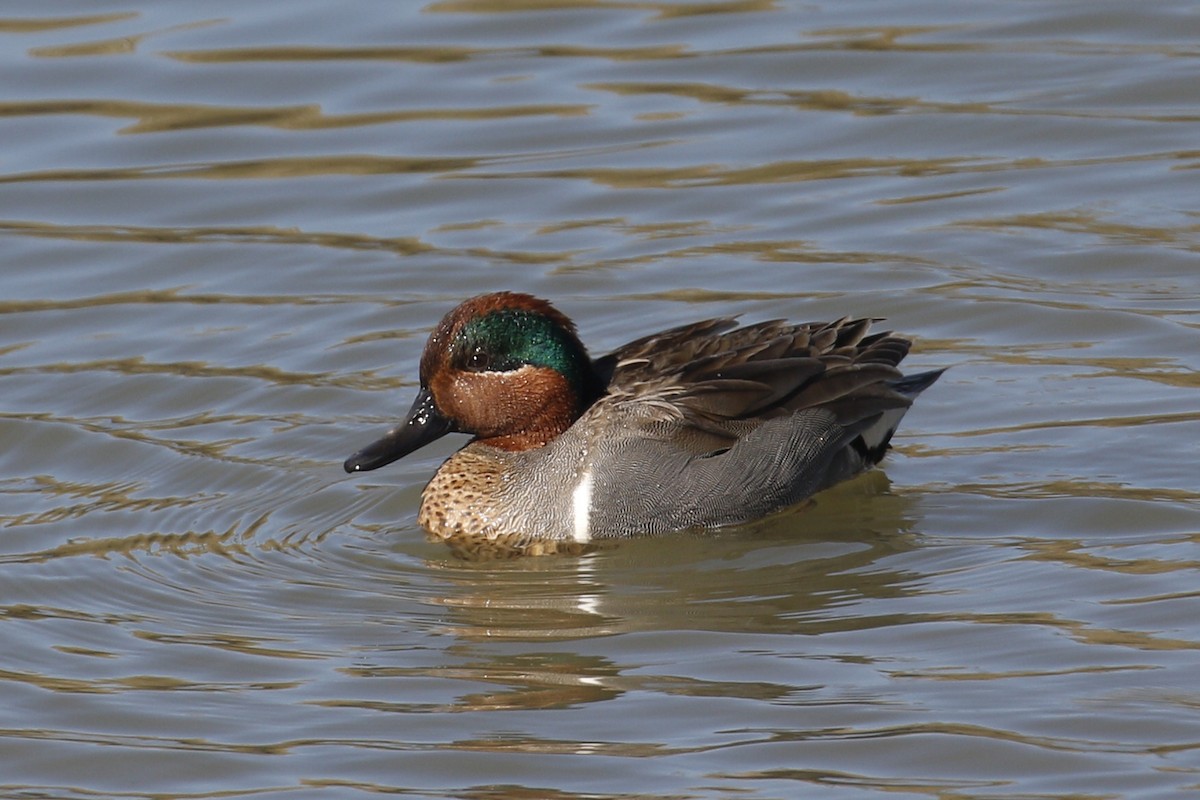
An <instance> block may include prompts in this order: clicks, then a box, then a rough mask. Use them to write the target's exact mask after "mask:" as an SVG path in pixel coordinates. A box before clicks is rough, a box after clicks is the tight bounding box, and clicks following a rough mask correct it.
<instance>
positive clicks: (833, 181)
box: [0, 0, 1200, 800]
mask: <svg viewBox="0 0 1200 800" xmlns="http://www.w3.org/2000/svg"><path fill="white" fill-rule="evenodd" d="M0 14H2V16H0V71H2V74H3V76H4V79H3V81H0V141H3V143H4V146H3V148H0V245H2V247H0V250H2V253H3V255H2V261H0V437H2V438H0V440H2V441H3V449H2V450H0V796H3V797H14V798H69V799H71V800H74V799H76V798H78V799H79V800H83V799H84V798H87V799H88V800H94V799H95V798H150V797H153V798H158V799H160V800H161V799H163V798H218V797H220V798H243V797H245V798H249V797H272V798H274V797H280V798H283V797H287V798H293V797H295V798H300V797H305V798H307V797H322V798H325V797H329V798H355V797H374V796H379V795H399V796H402V797H430V798H434V797H437V798H441V797H457V798H487V799H489V800H500V799H501V798H506V799H511V800H517V799H518V798H519V799H521V800H525V799H527V798H628V797H648V798H662V799H663V800H666V798H672V800H675V799H677V798H718V797H720V798H726V797H731V798H794V797H804V798H827V797H828V798H880V799H881V800H882V798H894V797H930V798H948V799H949V798H1073V799H1078V798H1114V797H1138V798H1148V797H1155V798H1157V797H1163V798H1166V797H1180V798H1182V797H1194V796H1196V793H1197V792H1198V791H1200V689H1198V686H1200V683H1198V678H1197V676H1198V675H1200V671H1198V667H1197V664H1198V662H1200V652H1198V650H1200V613H1198V612H1197V609H1198V608H1200V602H1198V601H1200V494H1198V493H1197V478H1196V475H1197V471H1196V468H1195V465H1196V462H1197V461H1198V460H1200V459H1198V456H1200V445H1198V441H1200V377H1198V376H1200V372H1198V369H1200V355H1198V354H1200V331H1198V328H1200V254H1198V251H1200V202H1198V200H1200V77H1198V76H1200V44H1197V43H1198V42H1200V12H1198V10H1197V7H1196V5H1195V3H1194V2H1188V1H1187V0H1164V1H1163V2H1153V3H1135V2H1130V1H1128V0H1126V1H1125V2H1109V1H1106V0H1076V1H1074V2H1072V1H1071V0H1064V1H1063V2H1050V0H1044V1H1039V0H1032V1H1030V2H1019V1H1018V0H1001V1H1000V2H993V3H961V2H950V1H949V0H928V1H927V2H897V3H882V2H863V1H862V0H851V2H841V3H820V2H818V3H800V2H784V0H778V1H777V2H770V1H769V0H768V1H766V2H761V1H756V0H746V1H745V2H736V1H735V2H702V1H699V0H698V1H697V2H668V1H667V0H663V1H662V2H609V1H608V0H595V1H593V2H589V1H588V0H562V2H509V0H503V1H500V0H493V1H490V2H489V1H488V0H446V1H445V2H434V3H428V4H425V5H423V6H422V5H420V4H417V3H385V2H370V1H364V2H352V3H333V2H315V1H314V0H307V1H306V2H289V3H233V2H206V3H181V2H176V3H149V2H140V0H131V2H129V3H126V4H119V3H111V2H103V1H101V2H76V1H75V0H66V1H65V2H55V3H49V4H48V3H35V2H31V1H30V0H14V2H9V3H7V4H6V5H4V7H3V10H2V11H0ZM492 289H513V290H521V291H529V292H534V293H537V294H540V295H543V296H547V297H550V298H553V299H554V300H555V302H556V303H557V304H558V305H559V306H560V307H561V308H562V309H563V310H564V311H565V312H566V313H568V314H569V315H571V316H572V317H573V318H575V319H576V321H577V322H578V323H579V326H580V329H581V332H582V334H583V336H584V338H585V340H586V341H588V342H589V343H590V344H591V346H592V347H593V349H594V351H595V352H597V353H600V352H604V351H606V350H608V349H609V348H612V347H615V346H617V345H619V344H621V343H623V342H624V341H626V340H628V339H630V338H633V337H634V336H636V335H641V334H645V333H649V332H651V331H653V330H655V329H658V328H663V327H667V326H670V325H675V324H680V323H683V322H687V321H690V320H694V319H698V318H702V317H705V316H715V315H719V314H727V313H739V314H742V315H743V316H744V318H746V319H748V320H753V319H765V318H775V317H791V318H796V319H825V318H830V317H837V316H841V315H843V314H856V315H868V316H878V317H886V318H888V323H887V324H888V325H889V326H890V327H893V328H895V329H897V330H900V331H904V332H906V333H909V334H911V335H913V337H914V338H915V341H916V346H915V348H914V351H913V354H912V356H910V358H909V362H908V363H909V364H910V365H911V367H912V369H914V370H915V369H919V368H934V367H940V366H951V367H952V369H951V370H950V372H948V373H947V375H946V376H945V377H944V378H943V379H942V380H941V381H940V382H939V383H938V384H937V385H936V386H935V387H933V388H932V389H931V390H930V391H929V392H927V393H926V395H925V396H923V397H922V398H921V400H920V402H919V404H918V405H917V407H916V408H915V409H914V410H913V411H912V412H911V413H910V414H909V416H908V418H907V420H906V423H905V426H904V428H903V430H902V435H901V436H899V437H898V438H897V441H896V445H897V447H896V450H895V452H894V453H893V454H892V456H891V457H890V458H889V459H888V460H887V461H886V462H885V467H884V468H883V469H882V470H877V471H875V472H873V473H871V474H869V475H866V476H864V477H862V478H860V479H857V480H855V481H853V482H850V483H848V484H845V485H843V486H840V487H838V488H836V489H834V490H832V491H830V492H827V493H825V494H823V495H820V496H818V497H817V498H816V500H815V501H814V502H813V503H810V504H808V505H806V506H805V507H803V508H800V509H797V510H795V511H793V512H790V513H787V514H784V515H782V516H780V517H778V518H775V519H772V520H769V521H767V522H764V523H763V524H760V525H755V526H752V527H751V528H750V529H748V530H742V531H736V532H731V533H727V534H722V535H719V536H711V537H707V538H699V537H694V536H693V537H688V536H684V535H679V536H672V537H667V538H665V539H657V540H651V541H638V542H632V543H627V544H623V545H621V546H619V547H616V548H613V549H606V550H601V551H598V552H595V553H591V554H588V555H584V556H580V557H552V558H528V559H518V560H508V561H491V562H470V561H463V560H460V559H457V558H455V557H454V556H453V555H452V554H451V553H450V552H449V551H447V550H446V549H445V548H443V547H442V546H441V545H438V544H434V543H430V542H427V541H426V540H425V538H424V536H423V534H422V533H421V531H420V530H419V529H418V528H417V526H416V521H415V520H416V508H417V502H418V498H419V493H420V489H421V487H422V486H423V484H424V481H426V480H427V479H428V477H429V476H430V474H431V473H432V471H433V470H434V469H435V468H436V466H437V465H438V464H439V463H440V462H441V460H442V459H444V458H445V457H446V456H447V454H449V453H450V452H452V451H453V449H454V448H455V447H457V446H460V445H461V443H462V442H461V440H459V441H449V440H447V441H444V442H441V443H439V444H438V445H436V446H434V447H431V448H429V449H427V450H425V451H421V452H420V453H418V454H416V455H414V456H413V457H410V458H408V459H405V460H404V461H401V462H399V463H397V464H395V465H394V466H392V467H390V468H388V469H385V470H381V471H379V472H373V473H370V474H368V475H359V476H354V477H351V476H347V475H345V474H344V473H343V472H342V471H341V461H342V459H343V458H345V457H346V456H347V455H348V454H349V453H350V452H351V451H352V450H354V449H356V448H358V447H359V446H361V445H362V444H364V443H365V442H366V441H369V440H370V438H372V437H373V436H374V435H375V434H377V433H379V432H381V431H382V430H383V429H384V428H385V427H387V425H388V424H389V423H391V422H392V421H394V420H395V419H396V417H397V416H398V415H399V414H400V413H401V412H403V411H404V410H405V409H406V408H407V406H408V404H409V402H410V401H411V397H412V393H413V391H414V386H415V379H416V362H417V358H418V356H419V354H420V349H421V346H422V344H423V341H424V337H425V335H426V334H427V332H428V330H429V328H430V327H431V326H432V325H433V324H434V323H435V322H436V321H437V319H438V318H439V317H440V316H441V315H442V314H443V313H444V312H445V311H446V310H447V309H448V308H449V307H450V306H452V305H453V304H454V303H456V302H457V301H458V300H460V299H462V298H463V297H466V296H468V295H470V294H474V293H477V292H480V291H486V290H492Z"/></svg>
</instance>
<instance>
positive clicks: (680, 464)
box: [345, 292, 942, 552]
mask: <svg viewBox="0 0 1200 800" xmlns="http://www.w3.org/2000/svg"><path fill="white" fill-rule="evenodd" d="M872 321H873V320H870V319H850V318H844V319H840V320H838V321H836V322H829V323H825V322H810V323H803V324H792V323H788V322H783V321H777V320H776V321H770V322H759V323H755V324H753V325H746V326H743V327H738V324H737V322H736V321H735V320H734V319H733V318H730V317H723V318H720V319H710V320H704V321H703V322H696V323H693V324H691V325H684V326H681V327H678V328H672V329H670V330H667V331H662V332H661V333H655V334H652V335H650V336H647V337H645V338H642V339H638V340H637V341H634V342H630V343H629V344H627V345H625V346H624V347H621V348H619V349H617V350H616V351H615V352H613V353H610V354H609V355H606V356H604V357H602V358H598V359H595V360H593V359H591V358H589V356H588V354H587V350H586V349H585V348H584V346H583V344H582V343H581V342H580V340H579V337H578V336H577V334H576V332H575V326H574V324H573V323H572V322H571V321H570V320H569V319H567V317H565V316H564V315H563V314H562V313H560V312H559V311H558V310H556V309H555V308H554V307H553V306H551V305H550V304H549V303H548V302H546V301H545V300H540V299H538V298H536V297H532V296H530V295H527V294H516V293H512V292H498V293H495V294H485V295H482V296H480V297H475V298H472V299H470V300H467V301H466V302H464V303H462V304H460V305H459V306H458V307H457V308H455V309H454V310H453V311H451V312H450V313H449V314H447V315H446V316H445V317H444V318H443V319H442V321H441V322H440V323H439V324H438V326H437V328H436V329H435V330H434V331H433V333H432V334H431V335H430V337H429V341H428V343H427V344H426V345H425V351H424V353H423V354H422V356H421V370H420V377H421V388H420V391H418V393H417V398H416V401H415V402H414V403H413V406H412V409H411V410H410V411H409V412H408V418H407V420H406V421H404V422H403V423H401V424H400V425H399V426H398V427H396V428H394V429H393V430H391V431H389V432H388V433H387V434H386V435H385V436H384V437H383V438H382V439H380V440H379V441H377V442H375V443H374V444H371V445H368V446H367V447H366V448H364V449H363V450H360V451H359V452H357V453H355V454H354V455H352V456H351V457H350V458H349V459H347V460H346V463H345V468H346V471H347V472H357V471H360V470H371V469H375V468H377V467H382V466H384V465H385V464H389V463H391V462H392V461H395V460H396V459H398V458H401V457H403V456H405V455H407V454H409V453H411V452H413V451H414V450H416V449H418V448H419V447H422V446H424V445H426V444H428V443H429V442H432V441H433V440H435V439H437V438H438V437H440V436H442V435H443V434H446V433H450V432H460V433H469V434H472V435H473V436H474V438H473V439H472V440H471V441H470V442H469V443H467V445H466V446H465V447H464V448H462V449H461V450H459V451H458V452H457V453H455V454H454V455H453V456H451V457H450V459H449V460H448V461H446V463H445V464H443V465H442V467H441V468H440V469H439V470H438V471H437V473H436V474H435V475H434V476H433V479H432V480H431V481H430V482H429V485H428V486H426V487H425V491H424V493H423V494H422V496H421V510H420V514H419V517H418V521H419V522H420V524H421V525H422V526H423V527H424V528H425V529H426V530H428V531H429V532H430V533H431V534H433V535H434V536H435V537H438V538H440V539H443V540H446V541H447V542H449V543H450V544H451V545H454V546H456V547H460V548H464V549H467V550H470V549H472V548H473V547H480V546H481V547H493V548H498V549H502V550H509V551H527V552H529V551H532V552H545V551H553V550H556V549H563V548H560V547H559V545H568V546H570V545H581V544H586V543H587V542H589V541H592V540H595V539H604V538H616V537H628V536H644V535H650V534H657V533H664V532H667V531H674V530H681V529H694V528H701V529H705V528H717V527H721V526H725V525H733V524H737V523H742V522H748V521H750V520H754V519H757V518H759V517H762V516H765V515H767V514H769V513H771V512H773V511H777V510H780V509H782V508H785V507H787V506H790V505H793V504H796V503H798V502H800V501H802V500H804V499H805V498H807V497H809V496H810V495H812V494H814V493H815V492H818V491H820V490H821V489H824V488H826V487H829V486H832V485H833V484H835V483H837V482H838V481H841V480H844V479H846V478H848V477H850V476H852V475H854V474H856V473H858V472H861V471H862V470H864V469H867V468H868V467H870V466H872V465H873V464H875V463H876V462H878V461H879V459H880V458H882V457H883V454H884V452H885V451H886V450H887V448H888V442H889V440H890V439H891V437H892V433H893V432H894V431H895V430H896V426H897V425H898V424H899V422H900V418H901V417H903V416H904V413H905V411H907V410H908V407H909V406H910V405H911V404H912V402H913V399H914V398H916V396H917V395H918V394H920V393H921V391H922V390H924V389H925V388H927V387H928V386H929V385H930V384H932V383H933V382H934V381H935V380H937V378H938V376H940V375H941V373H942V371H941V370H934V371H930V372H922V373H920V374H917V375H910V376H904V375H902V374H901V373H900V370H899V369H898V368H897V365H898V364H899V363H900V361H901V359H903V358H904V356H905V355H906V354H907V353H908V350H909V347H910V346H911V343H910V342H909V341H908V340H907V339H902V338H900V337H898V336H893V335H892V334H891V333H876V334H871V335H868V333H867V331H868V329H869V328H870V326H871V322H872Z"/></svg>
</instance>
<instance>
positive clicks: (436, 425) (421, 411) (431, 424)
mask: <svg viewBox="0 0 1200 800" xmlns="http://www.w3.org/2000/svg"><path fill="white" fill-rule="evenodd" d="M452 430H454V424H453V423H452V422H451V421H450V420H448V419H446V417H445V416H443V414H442V412H441V411H439V410H438V407H437V404H436V403H434V402H433V395H431V394H430V393H429V390H428V389H425V388H424V387H422V389H421V391H420V393H418V394H417V399H416V400H415V401H414V402H413V405H412V408H411V409H410V410H409V412H408V418H407V419H406V420H405V421H404V422H402V423H400V424H399V425H397V426H396V427H395V428H392V429H391V430H390V431H388V432H387V435H386V436H384V437H383V438H382V439H380V440H379V441H377V442H372V443H371V444H369V445H367V446H366V447H364V448H363V449H362V450H359V451H358V452H357V453H355V454H354V455H352V456H350V457H349V458H347V459H346V463H345V464H343V465H342V466H344V467H345V468H346V472H366V471H367V470H372V469H378V468H380V467H383V466H386V465H388V464H390V463H392V462H393V461H395V460H396V459H398V458H403V457H404V456H406V455H408V454H409V453H411V452H413V451H414V450H419V449H420V448H422V447H424V446H425V445H427V444H429V443H430V442H432V441H434V440H436V439H440V438H441V437H442V436H444V435H446V434H447V433H450V432H451V431H452Z"/></svg>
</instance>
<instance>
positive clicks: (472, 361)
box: [467, 348, 492, 372]
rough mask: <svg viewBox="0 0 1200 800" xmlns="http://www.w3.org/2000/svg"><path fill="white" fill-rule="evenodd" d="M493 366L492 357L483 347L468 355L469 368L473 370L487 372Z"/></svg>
mask: <svg viewBox="0 0 1200 800" xmlns="http://www.w3.org/2000/svg"><path fill="white" fill-rule="evenodd" d="M491 366H492V358H491V356H489V355H488V354H487V352H486V351H485V350H484V349H483V348H477V349H476V350H475V351H474V352H472V353H471V355H469V356H467V369H469V370H471V371H472V372H486V371H487V370H488V369H489V368H491Z"/></svg>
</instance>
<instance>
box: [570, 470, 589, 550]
mask: <svg viewBox="0 0 1200 800" xmlns="http://www.w3.org/2000/svg"><path fill="white" fill-rule="evenodd" d="M571 510H572V511H573V512H574V514H575V531H574V537H575V541H577V542H579V543H580V544H582V543H584V542H588V541H591V538H592V534H591V533H590V532H589V531H588V527H589V525H588V523H589V520H588V517H589V515H590V514H591V511H592V471H591V470H590V469H587V470H584V471H583V474H582V475H580V476H579V483H577V484H575V491H574V492H572V493H571Z"/></svg>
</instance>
